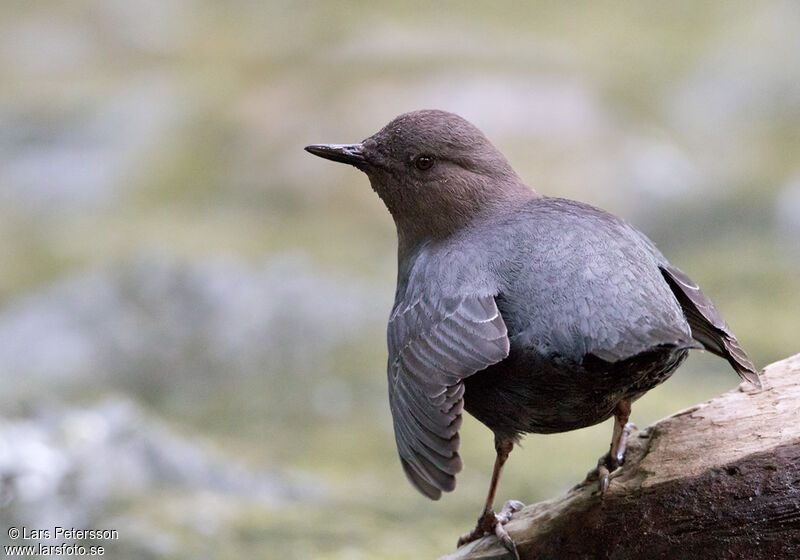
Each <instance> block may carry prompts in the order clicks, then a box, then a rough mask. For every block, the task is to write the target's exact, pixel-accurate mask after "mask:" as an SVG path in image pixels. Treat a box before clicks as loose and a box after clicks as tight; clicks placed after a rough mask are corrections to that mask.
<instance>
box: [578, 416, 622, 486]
mask: <svg viewBox="0 0 800 560" xmlns="http://www.w3.org/2000/svg"><path fill="white" fill-rule="evenodd" d="M635 427H636V426H634V425H633V424H625V427H624V428H623V429H622V434H621V438H620V445H619V451H618V452H617V453H616V455H613V454H612V452H611V451H609V452H608V453H606V454H605V455H603V456H602V457H600V459H599V460H598V461H597V466H596V467H595V468H593V469H592V470H590V471H589V472H588V473H587V474H586V480H584V481H583V482H582V483H581V484H579V485H578V486H577V487H576V488H582V487H584V486H586V485H587V484H589V483H592V482H594V481H597V484H598V489H597V493H598V494H600V496H604V495H605V493H606V491H607V490H608V485H609V483H610V481H611V473H613V472H614V471H615V470H617V469H618V468H619V467H621V466H622V465H624V464H625V450H626V449H627V443H628V436H629V435H630V433H631V431H632V430H633V429H634V428H635Z"/></svg>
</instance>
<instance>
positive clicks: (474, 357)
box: [305, 110, 761, 557]
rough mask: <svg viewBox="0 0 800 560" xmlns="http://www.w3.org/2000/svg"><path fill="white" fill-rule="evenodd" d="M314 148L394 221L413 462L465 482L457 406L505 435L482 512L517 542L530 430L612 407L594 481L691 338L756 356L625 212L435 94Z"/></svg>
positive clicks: (399, 436) (398, 375)
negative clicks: (527, 176) (505, 150)
mask: <svg viewBox="0 0 800 560" xmlns="http://www.w3.org/2000/svg"><path fill="white" fill-rule="evenodd" d="M305 150H306V151H308V152H310V153H311V154H314V155H316V156H319V157H322V158H325V159H328V160H332V161H335V162H340V163H345V164H349V165H352V166H354V167H355V168H357V169H359V170H360V171H362V172H364V173H365V174H366V175H367V177H368V179H369V182H370V184H371V186H372V189H373V190H374V191H375V192H376V193H377V195H378V196H379V197H380V198H381V199H382V201H383V202H384V204H385V206H386V207H387V209H388V211H389V213H390V214H391V216H392V218H393V220H394V223H395V226H396V230H397V287H396V291H395V299H394V305H393V307H392V310H391V313H390V316H389V323H388V328H387V346H388V367H387V378H388V385H389V405H390V410H391V415H392V423H393V427H394V435H395V442H396V444H397V451H398V453H399V456H400V463H401V465H402V469H403V471H404V473H405V475H406V477H407V479H408V480H409V482H410V483H411V484H412V485H413V487H414V488H416V489H417V490H418V491H419V492H421V493H422V494H423V495H425V496H427V497H428V498H430V499H432V500H438V499H439V498H440V496H441V494H442V492H450V491H452V490H454V489H455V485H456V474H457V473H458V472H459V471H460V470H461V468H462V461H461V458H460V455H459V445H460V441H459V429H460V427H461V423H462V417H463V411H466V412H468V413H470V414H471V415H472V416H473V417H475V418H477V419H478V420H479V421H480V422H481V423H483V424H484V425H486V426H487V427H488V428H489V429H490V430H491V431H492V432H493V434H494V447H495V453H496V458H495V463H494V468H493V472H492V478H491V482H490V486H489V492H488V495H487V497H486V501H485V504H484V508H483V510H482V512H481V514H480V516H479V518H478V522H477V524H476V526H475V529H474V530H472V531H470V532H469V533H466V534H465V535H463V536H462V537H461V538H460V539H459V541H458V546H461V545H463V544H465V543H467V542H471V541H473V540H476V539H478V538H481V537H483V536H485V535H490V534H494V535H496V536H497V537H498V538H499V539H500V540H501V541H502V543H503V544H504V545H505V546H506V548H508V549H509V550H510V551H511V552H512V553H513V555H514V556H515V557H518V553H517V549H516V545H515V543H514V541H513V540H512V539H511V538H510V536H509V535H508V533H507V531H506V530H505V528H504V525H505V524H506V523H507V522H508V520H509V519H510V518H511V516H512V515H513V513H514V512H515V511H517V510H518V509H519V508H521V507H522V504H521V502H517V501H513V500H512V501H509V502H506V504H505V505H504V506H503V508H502V509H501V511H500V512H498V513H495V511H494V500H495V493H496V490H497V486H498V482H499V479H500V475H501V472H502V470H503V466H504V464H505V463H506V460H507V459H508V457H509V454H510V453H511V451H512V449H513V447H514V446H515V445H517V444H518V443H519V441H520V439H521V437H522V436H523V435H525V434H527V433H540V434H550V433H559V432H566V431H570V430H576V429H579V428H583V427H587V426H592V425H595V424H598V423H600V422H603V421H605V420H607V419H609V418H611V417H613V418H614V427H613V432H612V438H611V445H610V448H609V451H608V452H607V453H606V454H605V455H603V456H602V457H601V458H600V460H599V461H598V465H597V467H596V468H595V469H594V470H593V471H590V475H589V477H588V478H587V479H592V480H594V479H596V480H597V482H598V491H599V493H601V494H602V493H604V492H605V490H606V489H607V487H608V484H609V474H610V473H611V472H613V471H614V470H615V469H617V468H618V467H620V466H621V464H622V463H623V462H624V453H625V447H626V441H627V437H628V434H629V433H630V429H631V425H630V424H628V420H629V417H630V414H631V404H632V403H633V402H634V401H636V399H638V398H639V397H641V396H642V395H644V394H645V393H646V392H647V391H649V390H650V389H652V388H654V387H655V386H657V385H659V384H660V383H663V382H664V381H666V380H667V379H668V378H669V377H670V376H671V375H672V374H673V372H674V371H675V370H676V369H677V368H678V367H679V366H680V365H681V363H683V361H684V360H685V359H686V357H687V355H688V353H689V351H690V350H691V349H705V350H707V351H709V352H711V353H713V354H715V355H717V356H720V357H722V358H724V359H725V360H727V361H728V363H729V364H730V366H731V367H732V368H733V370H734V371H735V372H736V373H737V374H739V376H740V377H741V378H742V379H744V380H745V381H747V382H749V383H751V384H752V385H754V386H756V387H760V386H761V383H760V380H759V375H758V372H757V371H756V368H755V366H754V365H753V362H752V361H751V360H750V359H749V358H748V356H747V354H746V353H745V352H744V350H743V349H742V347H741V345H740V344H739V342H738V341H737V339H736V337H735V336H734V334H733V333H732V331H731V329H730V327H729V326H728V324H727V323H726V322H725V320H724V319H723V318H722V316H721V314H720V312H719V311H718V310H717V308H716V307H715V306H714V304H713V303H712V302H711V300H710V299H709V298H708V296H706V295H705V294H704V293H703V292H702V291H701V290H700V288H699V287H698V286H697V284H696V283H695V282H693V281H692V280H691V279H690V278H689V277H688V276H687V275H686V274H685V273H684V272H682V271H681V270H679V269H678V268H676V267H674V266H672V265H671V264H670V263H669V262H668V261H667V259H666V258H665V257H664V256H663V255H662V253H661V252H660V251H659V250H658V249H657V248H656V246H655V245H654V244H653V242H652V241H650V239H648V238H647V237H646V236H645V235H644V234H643V233H642V232H640V231H639V230H637V229H635V228H634V227H633V226H632V225H630V224H629V223H628V222H626V221H624V220H623V219H621V218H619V217H617V216H614V215H613V214H611V213H608V212H606V211H604V210H602V209H599V208H596V207H594V206H591V205H589V204H585V203H582V202H578V201H573V200H567V199H563V198H557V197H551V196H545V195H542V194H540V193H538V192H536V191H535V190H534V189H532V188H530V187H529V186H527V185H526V184H525V183H524V182H523V180H522V179H521V178H520V177H519V175H517V173H516V172H515V171H514V170H513V168H512V167H511V165H510V164H509V162H508V161H507V159H506V158H505V157H504V156H503V154H502V153H500V151H499V150H498V149H497V148H496V147H495V146H494V145H493V144H492V143H491V142H490V141H489V140H488V139H487V138H486V136H485V135H484V134H483V133H482V132H481V131H480V130H479V129H478V128H477V127H475V126H474V125H473V124H471V123H470V122H468V121H467V120H466V119H464V118H462V117H460V116H458V115H455V114H453V113H450V112H447V111H441V110H420V111H413V112H409V113H404V114H402V115H400V116H398V117H396V118H394V119H393V120H392V121H391V122H389V124H387V125H386V126H384V127H383V128H382V129H381V130H379V131H378V132H377V133H375V134H374V135H372V136H370V137H368V138H366V139H365V140H363V141H362V142H359V143H355V144H313V145H309V146H306V147H305Z"/></svg>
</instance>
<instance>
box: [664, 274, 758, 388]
mask: <svg viewBox="0 0 800 560" xmlns="http://www.w3.org/2000/svg"><path fill="white" fill-rule="evenodd" d="M661 273H662V274H663V275H664V279H665V280H666V281H667V284H669V287H670V288H671V289H672V292H673V293H674V294H675V297H676V298H677V299H678V303H680V305H681V307H682V308H683V312H684V314H685V315H686V319H687V320H688V321H689V326H690V327H691V329H692V337H693V338H694V339H695V340H696V341H698V342H699V343H700V344H702V345H703V347H704V348H705V349H706V350H708V351H709V352H712V353H713V354H716V355H717V356H720V357H722V358H725V359H726V360H728V362H729V363H730V364H731V366H732V367H733V369H734V370H736V373H738V374H739V377H741V378H742V379H744V380H745V381H749V382H750V383H752V384H753V385H755V386H756V387H758V388H761V380H760V379H759V378H758V372H756V368H755V366H754V365H753V362H751V361H750V358H748V357H747V354H745V352H744V350H743V349H742V347H741V346H739V341H737V340H736V337H735V336H733V333H732V332H731V331H730V328H729V327H728V324H727V323H726V322H725V320H724V319H723V318H722V315H720V313H719V311H717V308H716V307H714V304H713V303H712V302H711V300H710V299H708V296H707V295H705V294H704V293H703V292H702V291H701V290H700V288H699V286H698V285H697V284H695V283H694V282H692V280H691V278H689V277H688V276H686V274H684V273H683V272H681V271H680V270H678V269H677V268H675V267H673V266H668V265H664V266H661Z"/></svg>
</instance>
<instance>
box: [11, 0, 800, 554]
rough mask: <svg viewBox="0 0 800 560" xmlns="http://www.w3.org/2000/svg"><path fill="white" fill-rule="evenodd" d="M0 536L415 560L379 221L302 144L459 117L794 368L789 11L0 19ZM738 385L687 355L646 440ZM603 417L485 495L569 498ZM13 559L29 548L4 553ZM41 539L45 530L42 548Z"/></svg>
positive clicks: (767, 6)
mask: <svg viewBox="0 0 800 560" xmlns="http://www.w3.org/2000/svg"><path fill="white" fill-rule="evenodd" d="M0 81H2V84H3V86H2V88H0V382H1V383H2V391H0V521H2V524H3V530H2V531H0V534H2V537H0V541H2V543H3V544H6V543H7V542H8V540H7V538H6V529H7V528H8V527H9V526H12V525H14V526H18V527H21V526H26V527H28V528H34V529H43V528H48V527H52V526H54V525H61V526H67V527H76V528H105V529H117V530H118V531H119V535H120V538H119V539H118V540H116V541H113V542H109V541H106V542H102V543H98V542H97V541H91V542H89V541H84V544H104V545H106V546H107V549H108V552H107V557H112V558H132V559H148V558H153V559H156V558H176V559H183V558H187V559H188V558H193V559H194V558H243V557H244V558H248V557H249V558H252V557H259V558H265V557H266V558H334V559H345V558H346V559H359V558H407V557H419V558H431V557H436V556H438V555H441V554H444V553H447V552H450V551H452V550H453V549H454V546H455V542H456V539H457V537H458V536H459V535H460V534H461V533H462V532H465V531H467V530H469V529H471V528H472V527H473V525H474V521H475V519H476V517H477V515H478V514H479V513H480V508H481V504H482V501H483V498H484V495H485V491H486V488H487V486H488V482H489V476H490V473H491V466H492V462H493V458H494V452H493V446H492V445H493V444H492V438H491V434H490V432H489V431H488V430H487V429H485V428H483V427H482V426H481V425H479V424H478V423H477V422H476V421H475V420H473V419H471V418H467V419H466V420H465V423H464V427H463V430H462V454H463V456H464V460H465V469H464V471H463V472H462V473H461V475H460V477H459V481H458V488H457V490H456V492H455V493H453V494H448V495H446V496H445V497H444V498H443V499H442V500H441V501H440V502H438V503H433V502H429V501H428V500H427V499H425V498H423V497H422V496H421V495H419V494H417V493H416V492H415V491H414V490H413V489H412V488H411V486H410V485H409V484H408V483H407V482H406V481H405V478H404V476H403V474H402V471H401V468H400V464H399V461H398V460H397V457H396V451H395V445H394V438H393V435H392V428H391V421H390V416H389V410H388V402H387V394H386V385H385V383H386V381H385V360H386V349H385V338H384V337H385V335H384V332H385V331H384V329H385V321H386V318H387V316H388V313H389V310H390V307H391V303H392V298H393V290H394V280H395V273H396V271H395V259H396V257H395V232H394V226H393V224H392V222H391V219H390V217H389V215H388V213H387V212H386V211H385V210H384V208H383V206H382V204H381V202H380V201H379V200H378V198H377V197H376V196H375V195H374V193H373V192H372V191H371V189H370V187H369V185H368V182H367V180H366V178H365V177H364V176H363V175H361V174H360V173H359V172H357V171H356V170H354V169H352V168H348V167H346V166H342V165H336V164H333V163H331V162H326V161H323V160H320V159H318V158H314V157H313V156H311V155H309V154H307V153H305V152H304V151H303V150H302V148H303V146H305V145H307V144H311V143H319V142H356V141H360V140H362V139H363V138H365V137H367V136H369V135H371V134H372V133H374V132H375V131H377V130H378V129H379V128H380V127H382V126H383V125H384V124H385V123H386V122H388V121H389V120H390V119H391V118H393V117H394V116H396V115H397V114H399V113H401V112H405V111H409V110H413V109H420V108H441V109H447V110H450V111H455V112H457V113H459V114H461V115H462V116H464V117H466V118H467V119H469V120H471V121H472V122H474V123H475V124H476V125H477V126H478V127H479V128H481V129H482V130H483V131H484V132H485V133H486V134H487V136H488V137H489V138H490V139H491V140H492V141H493V142H494V143H496V145H497V146H498V147H499V148H500V149H501V151H503V152H504V153H505V154H506V155H507V156H508V158H509V160H510V161H511V163H512V165H513V166H514V167H515V168H516V170H517V171H518V172H519V174H520V175H521V176H522V177H523V178H525V179H526V181H527V182H528V183H529V184H530V185H532V186H533V187H535V188H536V189H537V190H539V191H540V192H542V193H544V194H548V195H554V196H562V197H568V198H578V199H581V200H583V201H587V202H589V203H592V204H595V205H599V206H601V207H604V208H606V209H608V210H610V211H612V212H614V213H616V214H618V215H620V216H622V217H624V218H626V219H627V220H629V221H631V222H632V223H633V224H635V225H636V226H638V227H639V228H640V229H642V230H644V231H645V232H646V233H647V234H648V235H650V236H651V237H652V239H653V240H654V241H655V242H656V243H657V245H658V246H659V247H660V248H661V249H662V251H663V252H664V253H665V254H666V255H667V256H668V257H669V258H670V259H671V260H672V262H673V263H674V264H676V265H677V266H679V267H681V268H683V269H684V270H685V271H687V272H688V273H689V274H690V275H691V276H692V277H693V278H694V279H695V280H696V281H697V282H698V283H699V284H700V285H701V286H703V288H704V290H705V291H706V292H707V293H708V294H709V295H710V296H711V297H712V299H713V300H714V301H715V302H716V304H717V306H718V307H719V308H720V309H721V310H722V311H723V314H724V315H725V317H726V318H727V320H728V322H729V323H730V325H731V326H732V328H733V330H734V331H735V332H736V334H737V335H738V337H739V340H740V341H741V342H742V344H743V346H744V347H745V348H746V349H747V350H748V351H749V352H750V354H751V356H752V358H753V359H754V361H755V362H756V363H757V364H758V365H759V366H763V365H766V364H767V363H769V362H772V361H775V360H778V359H780V358H783V357H786V356H788V355H790V354H793V353H796V352H798V351H800V341H798V333H800V315H799V314H798V310H799V309H800V158H799V157H798V156H799V155H800V5H798V3H797V2H793V1H791V0H787V1H784V2H781V1H766V2H727V1H712V2H703V3H697V2H688V1H687V2H670V3H663V2H639V3H629V4H627V5H626V7H625V9H620V5H619V4H617V3H612V4H609V3H604V2H585V3H555V2H519V3H511V2H508V3H505V2H485V3H466V2H452V3H451V2H436V3H429V2H425V3H410V4H404V5H403V6H402V7H401V6H400V5H399V4H398V3H394V2H387V1H377V2H370V3H366V2H257V1H245V0H237V1H230V2H212V1H210V0H206V1H202V0H200V1H192V2H190V1H188V0H179V1H178V0H169V1H161V0H140V1H138V2H133V1H128V0H108V1H104V2H89V1H71V2H52V1H47V2H17V1H13V2H3V3H2V6H1V7H0ZM737 384H738V378H737V377H736V375H735V374H734V373H733V372H732V371H730V369H729V368H728V367H727V365H726V364H725V363H724V362H723V361H722V360H719V359H716V358H713V357H711V356H709V355H704V354H702V353H695V355H693V356H692V357H691V358H690V360H689V361H688V363H687V364H686V365H685V366H684V367H683V368H682V369H681V370H680V371H679V372H678V373H677V374H676V375H675V376H674V378H673V379H672V380H671V381H670V382H668V383H666V384H665V385H663V386H661V387H659V388H658V389H656V390H654V391H652V392H651V393H650V394H648V395H647V396H646V397H645V398H643V399H642V400H641V401H640V402H639V403H638V404H637V405H636V406H634V410H633V417H632V419H633V420H634V421H635V422H636V423H637V424H638V425H639V426H645V425H647V424H649V423H651V422H653V421H655V420H657V419H658V418H660V417H663V416H665V415H668V414H670V413H672V412H675V411H677V410H679V409H681V408H684V407H687V406H690V405H692V404H694V403H696V402H700V401H702V400H705V399H707V398H710V397H713V396H715V395H717V394H719V393H720V392H722V391H725V390H728V389H731V388H733V387H735V386H736V385H737ZM610 434H611V428H610V425H609V424H604V425H600V426H597V427H594V428H590V429H585V430H581V431H578V432H574V433H570V434H562V435H549V436H530V437H528V438H527V439H526V440H525V441H524V443H523V448H522V449H520V450H517V451H515V452H514V453H513V455H512V458H511V461H510V462H509V464H508V467H507V470H506V473H505V475H504V477H503V480H502V483H501V486H500V490H499V494H498V503H502V502H503V501H504V500H506V499H510V498H516V499H520V500H523V501H525V502H527V503H531V502H534V501H538V500H542V499H546V498H549V497H554V496H556V495H558V494H560V493H562V492H563V491H564V490H566V489H567V488H569V487H570V486H572V485H573V484H575V483H576V482H578V481H579V480H581V479H582V477H583V476H584V475H585V473H586V472H587V471H588V470H589V469H590V468H591V467H592V466H593V465H594V464H595V462H596V459H597V457H598V456H600V455H601V454H602V453H603V452H605V450H606V448H607V445H608V441H609V440H610ZM16 542H17V543H19V542H20V541H16ZM50 544H53V543H52V541H50Z"/></svg>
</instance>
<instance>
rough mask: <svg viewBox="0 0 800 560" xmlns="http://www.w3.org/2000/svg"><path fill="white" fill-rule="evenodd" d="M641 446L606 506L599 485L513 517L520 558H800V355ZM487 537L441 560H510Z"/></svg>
mask: <svg viewBox="0 0 800 560" xmlns="http://www.w3.org/2000/svg"><path fill="white" fill-rule="evenodd" d="M762 382H763V384H764V388H763V389H762V390H760V391H758V390H756V389H753V388H752V387H750V386H749V385H747V384H743V385H740V386H739V387H738V388H737V389H734V390H733V391H729V392H727V393H725V394H723V395H720V396H719V397H716V398H714V399H712V400H710V401H708V402H705V403H702V404H698V405H696V406H693V407H691V408H688V409H686V410H683V411H681V412H678V413H676V414H674V415H672V416H670V417H668V418H665V419H664V420H661V421H659V422H657V423H656V424H653V425H652V426H650V427H649V428H647V429H645V430H641V431H638V432H634V433H633V434H631V437H630V439H629V443H628V452H627V456H626V462H625V465H624V466H623V467H622V468H620V469H618V471H617V472H615V473H614V474H613V475H612V480H611V485H610V487H609V489H608V492H607V493H606V495H605V496H604V497H602V498H601V497H600V496H598V495H596V493H595V491H596V487H597V485H596V484H593V485H588V486H586V487H583V488H576V489H573V490H571V491H569V492H568V493H567V494H566V495H565V496H562V497H560V498H556V499H553V500H548V501H546V502H540V503H538V504H533V505H531V506H528V507H526V508H525V509H523V510H521V511H519V512H518V513H516V514H514V517H513V518H512V520H511V521H510V522H509V523H508V525H506V529H507V530H508V532H509V534H510V535H511V537H512V538H513V539H514V541H515V542H516V543H517V547H518V550H519V554H520V558H521V559H522V560H526V559H536V560H547V559H561V558H565V559H590V558H591V559H594V558H610V559H619V560H626V559H642V558H646V559H648V560H651V559H676V560H677V559H680V560H687V559H707V558H714V559H723V558H742V559H758V558H770V559H777V558H780V559H783V558H786V559H795V558H800V354H798V355H796V356H793V357H791V358H788V359H786V360H783V361H781V362H776V363H774V364H772V365H770V366H768V367H767V368H766V369H765V371H764V374H763V376H762ZM510 557H511V556H510V554H509V553H508V551H507V550H506V549H505V548H503V547H502V545H500V543H499V542H498V540H497V539H496V538H495V537H484V538H483V539H480V540H478V541H475V542H473V543H471V544H469V545H467V546H464V547H462V548H460V549H458V550H457V551H456V552H455V553H453V554H450V555H448V556H446V557H444V558H443V559H442V560H445V559H446V560H467V559H469V560H478V559H480V560H488V559H500V558H510Z"/></svg>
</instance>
